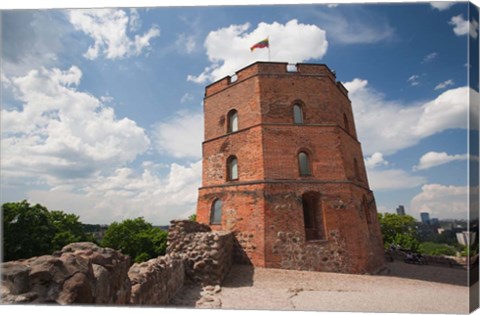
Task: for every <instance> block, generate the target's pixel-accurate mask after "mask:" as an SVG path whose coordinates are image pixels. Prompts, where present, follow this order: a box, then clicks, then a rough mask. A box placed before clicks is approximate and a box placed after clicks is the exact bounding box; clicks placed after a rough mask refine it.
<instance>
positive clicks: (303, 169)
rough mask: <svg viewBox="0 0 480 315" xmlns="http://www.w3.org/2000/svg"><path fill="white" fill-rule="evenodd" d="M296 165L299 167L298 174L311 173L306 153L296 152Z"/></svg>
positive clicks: (305, 174)
mask: <svg viewBox="0 0 480 315" xmlns="http://www.w3.org/2000/svg"><path fill="white" fill-rule="evenodd" d="M298 167H299V169H300V176H309V175H311V174H312V173H311V171H310V161H309V159H308V154H307V153H305V152H300V153H298Z"/></svg>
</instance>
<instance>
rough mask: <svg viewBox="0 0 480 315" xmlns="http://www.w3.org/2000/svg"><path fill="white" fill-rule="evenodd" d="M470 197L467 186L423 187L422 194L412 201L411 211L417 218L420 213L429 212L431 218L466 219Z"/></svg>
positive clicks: (429, 185)
mask: <svg viewBox="0 0 480 315" xmlns="http://www.w3.org/2000/svg"><path fill="white" fill-rule="evenodd" d="M468 197H469V194H468V188H467V187H466V186H444V185H440V184H428V185H423V186H422V192H421V193H419V194H418V195H416V196H415V197H414V198H413V199H412V201H411V203H410V209H411V212H412V213H413V214H417V216H419V214H420V212H429V213H430V216H431V217H437V218H452V219H459V218H463V219H465V218H466V217H467V214H468V202H467V200H468Z"/></svg>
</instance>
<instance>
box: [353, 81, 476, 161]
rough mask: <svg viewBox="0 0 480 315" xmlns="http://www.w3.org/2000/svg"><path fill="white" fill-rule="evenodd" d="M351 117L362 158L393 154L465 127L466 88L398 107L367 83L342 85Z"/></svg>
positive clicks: (468, 90) (466, 110) (467, 96)
mask: <svg viewBox="0 0 480 315" xmlns="http://www.w3.org/2000/svg"><path fill="white" fill-rule="evenodd" d="M344 85H345V87H346V88H347V90H349V91H350V92H349V96H350V99H351V101H352V107H353V111H354V116H355V124H356V127H357V131H358V138H359V140H360V141H361V142H362V146H363V150H364V153H365V155H371V154H373V153H375V152H382V153H383V154H384V155H390V154H393V153H395V152H397V151H399V150H401V149H404V148H407V147H411V146H413V145H416V144H417V143H419V142H420V140H421V139H423V138H426V137H428V136H431V135H433V134H436V133H439V132H442V131H444V130H447V129H455V128H461V129H466V128H467V117H468V113H467V112H468V102H469V93H470V94H478V92H476V91H474V90H472V89H469V88H468V87H459V88H455V89H451V90H447V91H445V92H443V93H442V94H440V95H439V96H438V97H437V98H435V99H434V100H432V101H429V102H425V103H412V104H402V103H400V102H397V101H389V100H386V98H385V96H384V95H383V94H381V93H379V92H377V91H375V90H373V89H371V88H369V87H368V81H366V80H361V79H354V80H353V81H351V82H346V83H345V84H344Z"/></svg>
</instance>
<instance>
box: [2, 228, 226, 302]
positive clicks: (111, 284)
mask: <svg viewBox="0 0 480 315" xmlns="http://www.w3.org/2000/svg"><path fill="white" fill-rule="evenodd" d="M171 223H172V225H171V228H170V231H169V236H168V242H169V246H168V253H167V255H165V256H159V257H157V258H154V259H150V260H148V261H146V262H143V263H135V264H133V265H131V266H130V257H129V256H126V255H123V254H121V253H120V252H119V251H116V250H113V249H110V248H102V247H99V246H97V245H95V244H93V243H86V242H85V243H72V244H69V245H67V246H65V247H64V248H63V249H62V250H61V251H59V252H56V253H54V254H53V255H44V256H39V257H32V258H29V259H22V260H18V261H10V262H5V263H2V265H1V274H2V283H1V286H0V299H1V303H3V304H29V303H32V304H61V305H66V304H104V305H127V304H130V305H167V304H168V303H169V301H170V300H171V299H172V298H173V297H174V296H175V295H176V294H177V293H178V292H179V291H180V290H181V289H182V287H183V285H184V283H185V282H187V281H190V282H197V283H200V284H202V285H209V284H220V283H221V281H222V280H223V279H224V278H225V276H226V274H227V273H228V272H229V270H230V267H231V265H232V248H233V236H232V234H231V233H224V232H218V233H217V232H211V231H210V228H209V227H208V226H206V225H202V224H199V223H196V222H192V221H172V222H171Z"/></svg>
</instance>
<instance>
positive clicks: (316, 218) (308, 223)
mask: <svg viewBox="0 0 480 315" xmlns="http://www.w3.org/2000/svg"><path fill="white" fill-rule="evenodd" d="M302 206H303V221H304V225H305V239H306V240H307V241H310V240H321V239H324V238H325V232H324V228H323V214H322V207H321V202H320V198H319V194H318V193H316V192H307V193H304V194H303V195H302Z"/></svg>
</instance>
